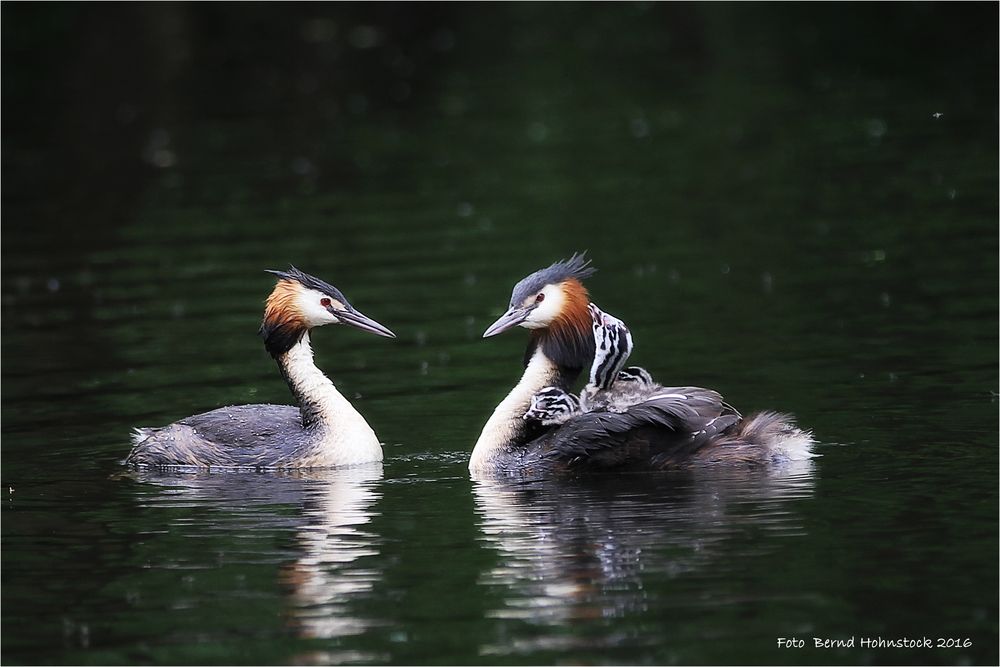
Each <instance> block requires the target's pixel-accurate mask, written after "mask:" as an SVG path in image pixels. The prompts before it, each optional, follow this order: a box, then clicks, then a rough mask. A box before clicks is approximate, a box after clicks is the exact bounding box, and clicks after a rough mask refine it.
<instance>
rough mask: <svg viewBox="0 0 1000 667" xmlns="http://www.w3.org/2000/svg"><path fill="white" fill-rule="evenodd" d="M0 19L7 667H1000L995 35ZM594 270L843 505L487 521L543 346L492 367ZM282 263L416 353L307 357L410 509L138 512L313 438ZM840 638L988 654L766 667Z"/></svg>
mask: <svg viewBox="0 0 1000 667" xmlns="http://www.w3.org/2000/svg"><path fill="white" fill-rule="evenodd" d="M2 18H3V25H2V30H3V80H2V86H3V88H2V93H3V157H2V167H3V177H2V178H3V182H2V185H3V193H2V204H3V227H2V234H3V236H2V304H3V307H2V393H3V406H2V436H3V442H2V445H3V446H2V451H0V455H2V477H3V480H2V481H3V483H4V488H5V489H6V491H5V501H4V504H3V555H2V558H3V573H2V583H3V593H2V594H3V653H4V656H3V657H4V661H5V662H7V663H11V664H13V663H22V662H24V663H42V662H57V663H123V662H155V663H167V662H193V663H216V662H219V663H234V662H252V663H287V662H296V663H301V662H327V663H329V662H336V663H380V662H392V663H410V664H419V663H434V662H448V663H488V662H502V663H514V662H517V663H526V664H539V663H541V664H545V663H556V662H572V663H584V662H593V663H609V662H610V663H654V664H666V663H674V662H681V663H713V662H714V663H718V662H761V663H775V662H781V663H785V662H788V663H801V662H817V663H833V662H836V663H846V664H855V663H912V662H920V663H941V664H952V663H957V662H971V663H979V664H995V663H996V661H997V652H996V651H997V649H996V647H997V602H996V600H997V570H996V563H997V557H998V550H997V536H996V520H997V485H996V480H997V448H996V445H997V403H996V397H997V390H998V382H997V344H998V340H997V339H998V336H997V280H998V272H997V236H998V235H997V218H998V206H997V195H998V189H997V182H998V168H997V149H998V131H997V127H998V114H997V97H998V67H997V51H998V40H997V21H998V10H997V5H996V4H994V3H977V4H962V3H892V4H880V3H863V4H862V3H857V4H827V3H824V4H814V3H810V4H773V5H759V4H744V3H740V4H725V3H712V4H687V3H669V4H667V3H663V4H657V3H639V4H619V3H615V4H565V3H560V4H535V3H517V4H461V3H442V4H416V3H406V4H389V3H366V4H316V3H309V4H291V3H283V4H280V5H279V4H235V3H226V4H207V3H199V4H141V3H132V4H83V3H75V4H56V3H46V4H40V3H39V4H29V3H5V4H4V6H3V10H2ZM583 249H589V250H590V256H591V257H592V258H593V259H594V262H595V264H596V265H597V267H598V268H599V269H600V272H599V273H598V274H597V275H596V276H595V277H594V278H593V279H592V280H591V281H590V282H589V287H590V288H591V291H592V294H593V297H594V300H595V302H597V303H598V304H599V305H600V306H601V307H602V308H604V309H606V310H607V311H608V312H610V313H612V314H615V315H617V316H619V317H622V318H623V319H624V320H625V321H627V322H628V323H629V325H630V327H631V328H632V331H633V332H634V334H635V338H636V351H635V353H634V355H633V359H634V361H635V363H638V364H641V365H643V366H645V367H647V368H649V369H650V370H651V371H652V372H653V373H654V375H655V376H656V377H657V378H658V379H660V380H661V381H664V382H667V383H670V384H678V385H681V384H697V385H702V386H709V387H713V388H715V389H718V390H720V391H721V392H722V393H723V394H724V395H725V396H726V398H727V400H729V401H730V402H732V403H734V404H735V405H737V406H738V407H739V408H740V409H741V410H743V411H744V412H748V411H752V410H755V409H765V408H769V409H780V410H787V411H790V412H793V413H795V414H796V416H797V417H798V419H799V422H800V423H801V424H803V425H804V426H805V427H807V428H810V429H812V430H813V431H814V433H815V434H816V436H817V439H818V440H819V441H820V443H821V444H820V447H819V452H820V453H821V454H822V456H821V457H820V458H818V459H817V460H816V462H815V464H814V465H813V466H812V467H809V468H807V469H804V470H795V471H790V472H787V473H785V474H783V475H782V474H777V473H775V474H773V475H772V474H770V473H768V474H761V475H733V474H730V473H727V472H718V473H707V472H706V473H705V474H704V476H697V475H696V476H693V477H692V476H690V475H682V476H666V477H662V478H661V477H656V478H654V479H646V478H642V479H641V480H631V479H630V480H625V481H614V480H612V481H605V483H595V484H582V485H579V484H571V485H570V486H568V487H567V486H564V485H562V483H559V482H555V481H552V482H545V483H539V485H536V486H529V487H525V488H521V487H515V488H496V487H492V486H490V485H488V484H484V483H482V482H472V481H470V480H469V478H468V473H467V470H466V463H467V457H468V452H469V451H471V448H472V445H473V443H474V442H475V438H476V436H477V434H478V432H479V429H480V428H481V426H482V423H483V422H484V421H485V419H486V416H487V415H488V414H489V412H490V410H491V409H492V406H494V405H495V404H496V402H497V401H498V400H499V399H500V397H502V396H503V394H504V393H505V392H506V391H507V388H508V387H509V386H511V385H512V384H513V382H514V381H515V379H516V376H517V373H518V372H519V366H518V363H519V359H520V354H521V351H522V347H523V345H524V338H523V336H521V335H520V334H516V333H510V334H507V335H505V336H504V337H500V338H498V339H495V340H492V339H491V340H490V341H482V340H480V334H481V332H482V330H483V329H485V327H486V326H487V325H488V324H489V322H491V321H492V320H493V319H494V318H495V317H496V316H497V315H498V314H499V313H500V312H501V310H502V308H503V306H504V305H505V304H506V302H507V299H508V296H509V290H510V287H511V286H512V285H513V283H514V282H515V281H516V280H518V279H519V278H521V277H523V276H524V275H525V274H526V273H528V272H529V271H532V270H534V269H537V268H539V267H541V266H544V265H547V264H549V263H550V262H552V261H553V260H555V259H558V258H561V257H565V256H568V255H569V254H571V253H572V252H573V251H576V250H583ZM288 263H294V264H296V265H297V266H299V267H300V268H302V269H304V270H306V271H309V272H311V273H314V274H316V275H318V276H320V277H321V278H323V279H325V280H328V281H329V282H331V283H333V284H335V285H337V286H338V287H339V288H341V289H342V290H343V291H344V292H345V294H346V295H347V296H348V298H350V299H351V301H352V302H353V303H354V304H355V305H357V306H358V307H359V308H360V309H361V310H363V311H364V312H366V313H367V314H370V315H372V316H373V317H375V318H376V319H378V320H379V321H382V322H384V323H385V324H387V325H388V326H390V327H391V328H392V329H393V330H395V331H396V332H397V334H399V340H397V341H393V342H386V341H383V340H377V339H375V338H373V337H365V336H363V335H361V334H358V333H356V332H348V331H340V330H337V331H326V330H324V331H321V332H318V333H317V335H316V338H315V340H316V349H317V360H318V363H319V365H320V366H321V367H322V368H323V369H324V370H325V371H327V372H328V373H329V374H330V375H331V376H332V377H333V378H334V379H335V380H336V382H337V384H338V387H340V388H341V390H342V391H343V392H344V393H345V395H347V396H348V397H350V398H351V399H352V401H354V403H355V404H356V405H357V407H358V408H359V410H360V411H361V412H362V413H363V414H364V415H365V416H366V418H368V419H369V421H370V422H371V423H372V425H373V426H374V427H375V429H376V431H377V433H378V434H379V436H380V438H381V439H382V440H383V441H384V442H385V444H386V463H385V469H384V474H378V475H375V476H374V477H360V478H354V477H350V476H346V477H343V476H337V475H333V476H332V477H322V476H320V477H319V478H316V479H312V478H306V479H284V478H278V477H268V476H256V477H251V478H241V479H239V480H235V481H234V480H232V479H227V478H224V477H223V478H219V477H200V476H193V477H183V476H181V477H166V478H160V477H157V476H135V475H123V474H122V472H123V471H122V468H121V466H120V463H119V462H120V460H121V458H122V457H123V456H124V454H125V453H126V452H127V450H128V447H129V442H128V433H129V430H130V429H131V428H132V427H134V426H139V425H146V426H149V425H159V424H164V423H168V422H170V421H173V420H176V419H178V418H180V417H183V416H185V415H188V414H192V413H195V412H200V411H204V410H208V409H211V408H214V407H216V406H219V405H224V404H231V403H248V402H267V401H270V402H287V401H288V400H289V397H288V394H287V389H286V388H285V387H284V385H283V384H282V381H281V379H280V377H279V376H278V374H277V373H275V372H274V368H273V366H272V364H271V362H270V360H269V359H268V357H267V355H266V353H265V352H264V351H263V349H262V347H261V345H260V341H259V339H257V338H256V337H255V335H254V332H255V330H256V326H257V324H258V322H259V317H260V307H261V302H262V300H263V298H264V297H265V296H266V294H267V292H268V290H269V289H270V286H271V284H272V283H271V280H272V279H271V278H270V277H269V276H267V275H266V274H264V273H263V272H262V270H263V269H265V268H281V267H283V266H285V265H287V264H288ZM345 517H346V518H345ZM317 526H319V528H318V529H317V528H316V527H317ZM345 526H348V527H347V528H345ZM317 530H319V531H320V532H321V533H322V534H323V535H327V537H326V538H322V539H317V538H316V537H315V534H317V532H316V531H317ZM311 531H312V532H311ZM323 531H327V532H323ZM316 554H319V556H317V555H316ZM303 619H305V620H303ZM317 619H318V620H317ZM852 635H855V636H857V637H859V638H860V637H861V636H876V635H882V636H885V637H890V636H891V637H900V636H918V635H923V636H929V637H937V636H947V637H958V638H965V637H968V638H970V639H971V640H972V644H971V646H969V647H966V648H959V649H941V650H932V651H906V650H892V649H886V650H881V651H872V650H860V649H853V650H852V649H845V650H841V651H836V650H834V651H819V650H815V649H804V650H802V651H791V652H789V651H778V650H777V649H776V648H775V638H776V637H778V636H800V637H804V638H807V639H808V638H810V637H811V636H823V637H838V638H841V637H848V636H852Z"/></svg>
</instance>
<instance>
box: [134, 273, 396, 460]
mask: <svg viewBox="0 0 1000 667" xmlns="http://www.w3.org/2000/svg"><path fill="white" fill-rule="evenodd" d="M269 273H273V274H274V275H276V276H277V277H278V282H277V284H276V285H275V286H274V290H273V291H272V292H271V295H270V296H269V297H268V298H267V302H266V305H265V308H264V319H263V321H262V323H261V325H260V331H259V333H260V335H261V337H262V338H263V339H264V347H265V348H266V349H267V351H268V352H269V353H270V354H271V356H272V357H273V358H274V360H275V361H276V362H277V363H278V368H279V369H280V371H281V375H282V377H284V378H285V382H287V383H288V388H289V389H290V390H291V391H292V395H294V396H295V399H296V401H297V402H298V407H297V408H296V407H292V406H290V405H238V406H231V407H225V408H219V409H218V410H212V411H211V412H205V413H203V414H199V415H194V416H192V417H187V418H185V419H181V420H180V421H178V422H174V423H173V424H170V425H169V426H164V427H162V428H139V429H136V430H135V433H134V435H133V443H134V446H133V447H132V451H131V452H130V453H129V455H128V457H126V459H125V461H124V462H125V463H126V464H128V465H132V466H193V467H199V468H213V469H214V468H220V469H227V468H229V469H251V468H252V469H278V468H321V467H335V466H347V465H356V464H361V463H371V462H375V461H381V460H382V445H381V444H380V443H379V441H378V438H377V437H375V432H374V431H372V429H371V427H370V426H369V425H368V422H366V421H365V418H364V417H362V416H361V414H360V413H359V412H358V411H357V410H355V409H354V406H352V405H351V404H350V402H349V401H348V400H347V399H346V398H344V397H343V396H342V395H341V394H340V392H339V391H337V388H336V387H334V385H333V382H331V381H330V379H329V378H328V377H326V375H324V374H323V371H321V370H320V369H319V368H317V367H316V365H315V364H314V363H313V352H312V347H311V346H310V342H309V332H310V331H311V330H312V329H314V328H316V327H321V326H324V325H327V324H345V325H347V326H349V327H354V328H355V329H360V330H362V331H367V332H369V333H373V334H375V335H377V336H385V337H388V338H395V334H393V333H392V332H391V331H389V330H388V329H387V328H385V327H384V326H382V325H381V324H379V323H378V322H376V321H375V320H373V319H371V318H370V317H367V316H366V315H363V314H361V313H360V312H359V311H358V310H357V309H355V308H354V307H353V306H352V305H351V304H350V303H348V301H347V299H346V298H345V297H344V295H343V293H342V292H341V291H340V290H338V289H337V288H336V287H334V286H333V285H330V284H328V283H325V282H323V281H322V280H320V279H318V278H315V277H313V276H311V275H309V274H307V273H303V272H302V271H299V270H298V269H296V268H295V267H290V268H289V270H288V271H270V272H269Z"/></svg>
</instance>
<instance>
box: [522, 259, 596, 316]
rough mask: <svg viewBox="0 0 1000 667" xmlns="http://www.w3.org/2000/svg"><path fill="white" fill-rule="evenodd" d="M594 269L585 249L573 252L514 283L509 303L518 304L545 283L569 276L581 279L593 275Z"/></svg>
mask: <svg viewBox="0 0 1000 667" xmlns="http://www.w3.org/2000/svg"><path fill="white" fill-rule="evenodd" d="M596 271H597V269H595V268H594V267H593V266H591V265H590V260H589V259H587V251H586V250H584V251H583V252H580V253H573V256H572V257H570V258H569V259H561V260H559V261H558V262H556V263H554V264H552V265H551V266H547V267H545V268H544V269H539V270H538V271H535V272H534V273H532V274H531V275H529V276H527V277H525V278H524V279H522V280H521V281H519V282H518V283H517V284H516V285H514V290H513V291H512V292H511V295H510V305H511V306H514V305H517V304H520V303H521V302H523V301H524V300H525V299H527V298H528V297H529V296H531V295H533V294H534V293H536V292H540V291H541V290H542V289H543V288H544V287H545V286H546V285H558V284H559V283H561V282H563V281H564V280H569V279H570V278H576V279H577V280H581V281H582V280H584V279H585V278H589V277H590V276H592V275H594V273H595V272H596Z"/></svg>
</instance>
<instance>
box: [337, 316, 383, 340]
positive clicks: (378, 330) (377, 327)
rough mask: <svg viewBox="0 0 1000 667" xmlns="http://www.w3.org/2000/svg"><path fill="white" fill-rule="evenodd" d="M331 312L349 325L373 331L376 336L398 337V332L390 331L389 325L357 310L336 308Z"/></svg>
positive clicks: (369, 331)
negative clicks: (382, 323) (384, 324)
mask: <svg viewBox="0 0 1000 667" xmlns="http://www.w3.org/2000/svg"><path fill="white" fill-rule="evenodd" d="M331 312H332V313H333V314H334V316H336V318H337V319H338V320H340V321H341V322H342V323H343V324H346V325H347V326H349V327H354V328H355V329H361V330H362V331H367V332H368V333H373V334H375V335H376V336H385V337H386V338H395V337H396V334H394V333H392V332H391V331H389V329H388V328H387V327H384V326H382V325H381V324H379V323H378V322H376V321H375V320H373V319H372V318H370V317H368V316H367V315H365V314H364V313H361V312H359V311H357V310H354V309H350V310H334V311H331Z"/></svg>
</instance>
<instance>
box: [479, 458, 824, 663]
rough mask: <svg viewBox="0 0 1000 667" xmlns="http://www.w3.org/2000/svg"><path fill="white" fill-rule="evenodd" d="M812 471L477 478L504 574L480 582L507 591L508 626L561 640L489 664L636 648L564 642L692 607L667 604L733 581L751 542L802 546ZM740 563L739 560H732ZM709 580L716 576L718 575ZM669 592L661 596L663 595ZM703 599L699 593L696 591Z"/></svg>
mask: <svg viewBox="0 0 1000 667" xmlns="http://www.w3.org/2000/svg"><path fill="white" fill-rule="evenodd" d="M814 466H815V464H814V463H813V462H812V461H811V460H803V461H793V462H790V463H788V464H786V465H783V466H778V467H775V468H773V469H759V470H745V469H739V470H736V469H726V468H715V469H695V470H686V471H676V472H667V473H657V474H631V475H608V474H595V475H589V476H581V477H574V478H550V479H524V478H517V477H510V476H503V477H501V476H489V475H484V474H479V475H474V476H473V482H474V488H473V492H474V496H475V506H476V513H477V515H478V521H479V527H480V530H481V534H482V537H481V539H482V540H483V542H484V543H485V544H486V545H487V546H488V547H490V548H492V549H494V550H496V552H497V553H498V564H497V565H496V566H495V567H492V568H490V569H488V570H486V571H485V572H484V573H483V574H482V575H481V582H482V583H483V584H484V585H486V586H495V587H499V588H501V589H503V591H504V592H503V603H502V605H501V606H500V607H499V608H497V609H494V610H493V611H491V612H490V616H492V617H494V618H500V619H511V620H519V621H525V622H528V623H531V624H533V625H536V626H548V627H550V628H552V629H553V632H549V633H545V632H541V633H540V634H537V633H532V634H534V635H535V636H532V637H524V638H522V639H518V640H515V641H514V642H511V641H510V640H509V639H504V640H502V641H500V640H498V642H497V643H496V644H493V645H487V646H483V647H482V648H481V651H480V652H481V653H482V654H484V655H505V654H511V653H530V652H534V651H539V650H564V649H568V648H595V647H605V646H616V645H619V644H621V643H623V642H626V641H628V640H627V639H626V638H624V637H621V636H618V635H606V636H602V635H601V633H600V632H599V631H596V632H589V631H588V632H586V633H582V634H576V635H569V634H567V633H565V632H559V631H556V630H557V629H558V628H565V626H569V625H575V624H580V623H585V622H586V621H587V620H588V619H602V618H615V617H619V618H620V617H627V616H631V615H633V614H636V613H637V612H646V611H647V610H648V609H649V608H650V606H656V607H658V608H660V607H662V606H663V605H665V604H666V605H671V604H681V605H684V604H689V603H690V602H691V601H690V600H681V599H677V600H664V599H657V596H658V593H657V590H660V591H662V590H663V586H664V583H663V582H664V580H666V581H670V580H676V582H677V584H678V585H676V586H670V585H669V584H668V588H669V590H670V591H671V593H670V595H671V596H674V595H676V596H678V597H679V598H680V597H683V596H685V595H689V594H693V593H691V590H690V589H691V587H692V586H693V585H692V584H689V583H688V582H689V581H691V579H693V578H699V577H708V576H711V577H716V576H723V577H724V576H726V575H727V572H730V571H736V570H738V568H739V567H740V564H739V562H738V561H739V560H740V558H739V556H740V555H741V554H740V550H741V549H751V548H752V549H753V553H754V554H755V555H759V554H760V553H761V549H762V548H765V549H766V548H767V547H766V546H763V547H762V544H767V543H770V542H768V541H767V540H757V541H756V543H755V544H753V545H752V547H751V546H748V545H742V544H737V542H739V539H740V537H741V536H744V537H745V535H746V533H747V531H748V530H752V531H754V532H755V534H760V533H761V532H763V533H765V534H769V535H772V536H775V537H780V536H791V535H796V534H802V533H803V531H804V528H803V521H802V518H801V517H800V516H799V514H798V513H797V512H796V511H795V510H794V502H795V501H796V500H799V499H803V498H809V497H811V496H812V494H813V488H814V483H815V480H814ZM734 556H735V558H734ZM708 568H711V569H710V570H709V569H708ZM657 587H659V589H658V588H657ZM694 587H695V588H696V586H694Z"/></svg>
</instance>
